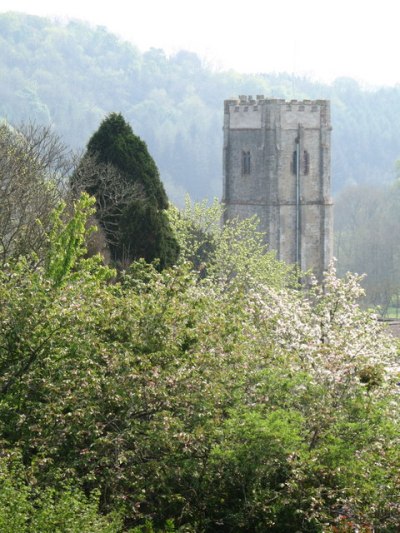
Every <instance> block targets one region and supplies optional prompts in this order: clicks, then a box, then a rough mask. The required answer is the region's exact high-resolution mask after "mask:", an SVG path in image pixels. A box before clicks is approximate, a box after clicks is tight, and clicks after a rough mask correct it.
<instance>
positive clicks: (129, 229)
mask: <svg viewBox="0 0 400 533" xmlns="http://www.w3.org/2000/svg"><path fill="white" fill-rule="evenodd" d="M87 155H88V156H92V157H94V158H96V161H98V162H100V163H105V164H111V165H113V167H114V168H115V169H116V170H117V172H118V173H119V175H120V177H121V178H122V180H125V182H126V183H127V184H128V186H130V187H136V189H135V190H136V197H135V196H134V195H132V197H131V198H130V200H129V201H128V202H127V203H124V204H121V203H119V202H118V200H115V199H114V198H113V197H112V196H111V195H110V194H106V195H104V194H103V193H102V195H101V196H100V194H99V188H100V179H101V178H100V176H98V177H97V180H96V179H95V183H94V184H92V185H91V186H90V187H89V188H88V189H87V190H88V192H89V193H90V194H93V195H94V196H95V197H96V199H97V213H98V218H99V221H100V224H102V226H103V228H104V231H105V234H106V237H107V238H108V241H109V246H110V249H111V253H112V257H113V259H114V260H115V261H118V262H119V263H122V264H125V265H126V264H129V263H130V262H131V261H132V260H134V259H139V258H144V259H146V260H147V261H149V262H151V261H155V260H158V262H159V265H160V267H161V268H164V267H166V266H169V265H171V264H173V263H174V261H175V260H176V258H177V255H178V246H177V243H176V241H175V238H174V236H173V234H172V232H171V230H170V227H169V222H168V219H167V218H166V215H165V212H164V210H165V209H166V208H167V207H168V201H167V195H166V193H165V190H164V187H163V185H162V183H161V180H160V177H159V174H158V170H157V167H156V164H155V163H154V160H153V159H152V157H151V156H150V154H149V153H148V151H147V147H146V144H145V143H144V142H143V141H142V140H141V139H139V137H137V136H136V135H134V133H133V131H132V128H131V127H130V126H129V124H127V123H126V122H125V120H124V119H123V117H122V115H120V114H116V113H111V114H110V115H109V116H108V117H107V118H106V119H104V120H103V122H102V123H101V125H100V127H99V129H98V130H97V132H96V133H94V134H93V136H92V137H91V139H90V141H89V143H88V147H87ZM78 179H79V178H78ZM132 190H133V189H132Z"/></svg>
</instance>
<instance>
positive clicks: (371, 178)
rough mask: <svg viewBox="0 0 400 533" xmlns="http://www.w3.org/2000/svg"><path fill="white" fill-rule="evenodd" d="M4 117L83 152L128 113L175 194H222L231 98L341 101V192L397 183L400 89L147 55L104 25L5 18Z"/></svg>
mask: <svg viewBox="0 0 400 533" xmlns="http://www.w3.org/2000/svg"><path fill="white" fill-rule="evenodd" d="M0 76H1V78H0V79H1V80H2V83H1V84H0V117H4V118H6V119H7V120H9V121H10V122H13V123H19V122H21V121H24V122H26V121H28V120H33V121H35V122H37V123H41V124H52V125H54V128H55V130H56V131H57V132H58V133H59V134H60V135H61V136H62V138H63V139H64V140H65V142H66V144H68V145H70V146H72V147H74V148H77V149H83V148H84V146H85V145H86V143H87V141H88V139H89V138H90V135H91V134H92V133H93V132H94V131H95V129H96V127H97V125H98V124H99V122H100V121H101V120H102V119H103V118H104V117H105V115H106V114H108V113H110V112H112V111H116V112H121V113H123V115H124V116H125V117H126V118H127V120H128V121H129V122H130V123H131V124H132V126H133V128H134V130H135V133H137V134H138V135H140V136H141V137H142V138H143V139H144V140H145V141H146V143H147V144H148V147H149V150H150V152H151V153H152V154H153V156H154V158H155V160H156V162H157V165H158V167H159V169H160V173H161V177H162V179H163V181H164V183H165V185H166V187H167V190H168V192H169V195H170V197H171V199H172V200H175V201H178V200H180V199H182V197H183V196H184V194H185V193H186V192H188V193H190V195H191V196H192V197H193V198H194V199H201V198H205V197H207V198H211V197H214V196H220V193H221V183H222V131H221V128H222V113H223V100H224V99H226V98H229V97H231V96H237V95H239V94H252V95H256V94H264V95H265V96H266V97H276V98H287V99H303V98H311V99H314V98H328V99H330V100H331V102H332V123H333V154H332V182H333V190H334V192H338V191H340V190H341V189H342V188H343V187H344V186H345V185H348V184H354V183H377V182H382V181H388V180H390V179H391V178H392V177H393V175H394V162H395V160H396V159H398V158H399V156H400V141H399V139H400V87H399V86H397V87H392V88H379V89H376V90H364V89H362V88H361V87H360V86H359V85H358V84H357V82H355V81H354V80H352V79H348V78H341V79H338V80H336V81H335V82H334V83H333V84H332V85H322V84H318V83H313V82H311V81H310V80H308V79H305V78H295V77H293V76H291V75H289V74H257V75H244V74H240V73H237V72H234V71H229V72H219V71H218V72H217V71H215V70H212V69H210V68H209V67H208V66H207V65H204V64H203V63H202V61H201V60H200V59H199V57H197V56H196V55H195V54H193V53H190V52H186V51H181V52H178V53H177V54H176V55H174V56H172V57H167V56H166V54H165V53H164V52H163V51H162V50H159V49H151V50H150V51H148V52H145V53H142V52H140V51H139V50H138V49H137V48H136V47H135V46H134V45H132V44H129V43H127V42H124V41H122V40H120V39H119V38H117V37H116V36H115V35H113V34H112V33H109V32H108V31H107V30H106V29H105V28H103V27H91V26H89V25H88V24H86V23H82V22H79V21H71V22H69V23H68V24H62V23H59V22H54V21H51V20H49V19H46V18H41V17H34V16H28V15H23V14H16V13H6V14H1V15H0Z"/></svg>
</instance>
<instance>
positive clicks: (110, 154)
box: [87, 113, 168, 209]
mask: <svg viewBox="0 0 400 533" xmlns="http://www.w3.org/2000/svg"><path fill="white" fill-rule="evenodd" d="M87 151H88V153H89V154H91V155H93V156H96V157H97V159H98V160H99V161H101V162H102V163H111V164H112V165H114V166H115V167H116V168H117V169H118V170H119V171H120V172H121V174H122V175H123V176H124V177H125V178H127V179H128V180H129V181H130V182H132V183H137V184H139V185H140V186H141V187H142V188H143V192H144V195H145V198H146V200H148V201H149V202H150V203H154V204H155V205H156V207H157V208H158V209H166V208H167V207H168V200H167V195H166V194H165V190H164V187H163V185H162V183H161V180H160V178H159V175H158V169H157V167H156V164H155V163H154V160H153V159H152V157H151V156H150V154H149V153H148V151H147V147H146V144H145V143H144V142H143V141H142V140H141V139H140V138H139V137H138V136H137V135H134V133H133V131H132V128H131V127H130V125H129V124H128V123H127V122H125V120H124V118H123V117H122V115H121V114H117V113H111V114H110V115H108V116H107V118H105V119H104V120H103V121H102V123H101V124H100V127H99V129H98V130H97V131H96V132H95V133H94V134H93V135H92V137H91V138H90V140H89V142H88V145H87ZM93 192H94V194H96V191H93Z"/></svg>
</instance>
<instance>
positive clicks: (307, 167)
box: [303, 150, 310, 176]
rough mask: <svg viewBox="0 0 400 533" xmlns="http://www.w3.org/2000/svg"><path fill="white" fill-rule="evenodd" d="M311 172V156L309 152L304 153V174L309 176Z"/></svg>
mask: <svg viewBox="0 0 400 533" xmlns="http://www.w3.org/2000/svg"><path fill="white" fill-rule="evenodd" d="M309 172H310V154H309V153H308V152H307V150H304V152H303V174H304V175H305V176H307V175H308V174H309Z"/></svg>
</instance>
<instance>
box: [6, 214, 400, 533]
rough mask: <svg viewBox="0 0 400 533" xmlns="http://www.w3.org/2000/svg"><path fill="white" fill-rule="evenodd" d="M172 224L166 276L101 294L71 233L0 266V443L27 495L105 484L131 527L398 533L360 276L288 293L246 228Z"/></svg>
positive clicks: (387, 370) (380, 368) (389, 438)
mask: <svg viewBox="0 0 400 533" xmlns="http://www.w3.org/2000/svg"><path fill="white" fill-rule="evenodd" d="M85 205H86V204H85ZM85 205H84V206H82V209H84V208H85ZM78 211H79V209H78ZM81 215H82V211H81V212H78V213H77V214H76V216H78V217H81ZM200 215H201V217H203V223H202V225H200V224H199V223H198V222H196V220H199V216H200ZM173 216H175V217H176V218H175V223H174V228H175V232H176V234H177V238H178V240H180V243H179V245H180V249H181V250H182V251H183V252H182V256H181V260H180V262H179V263H178V264H177V265H175V266H174V267H172V268H170V269H165V270H163V271H162V272H159V271H157V269H156V268H153V266H152V265H148V264H146V263H144V262H142V261H138V262H135V263H134V264H133V265H132V266H131V269H130V270H129V271H128V272H127V273H125V274H123V275H121V277H120V279H118V280H115V279H114V280H113V282H112V283H110V282H109V281H108V280H109V279H110V276H112V275H113V273H112V272H111V271H110V270H109V269H107V268H104V267H102V266H101V265H100V263H99V262H97V260H96V259H93V258H92V259H85V258H84V248H83V246H82V241H81V239H80V238H78V239H76V240H75V241H74V240H70V239H68V242H70V243H73V242H75V243H76V246H75V247H74V246H72V245H71V246H70V247H69V248H68V261H65V262H63V261H59V262H56V261H55V259H54V261H53V263H52V262H49V263H48V264H50V265H56V267H57V268H53V267H52V268H50V269H49V270H46V267H44V268H43V269H42V270H41V269H40V268H36V269H35V270H31V269H30V266H29V262H27V261H24V260H21V261H19V262H17V263H14V264H11V263H10V264H9V265H8V266H6V267H5V268H4V270H3V272H2V273H1V275H0V370H1V372H0V387H1V391H2V397H1V400H0V431H1V439H2V440H1V443H2V444H1V446H2V449H3V450H10V449H13V450H15V449H18V450H20V453H21V454H22V458H23V462H24V464H25V465H26V468H27V476H28V478H29V479H32V480H33V479H34V483H35V484H36V487H37V488H38V489H40V488H41V490H45V487H48V486H51V487H52V486H54V487H57V486H59V484H60V483H63V482H65V481H66V480H69V479H73V480H75V483H76V484H77V485H79V486H80V487H81V488H82V489H83V490H84V491H86V492H88V493H90V492H92V491H93V490H96V491H99V493H100V500H99V502H100V508H101V510H102V512H104V513H106V512H109V511H115V510H118V511H119V512H121V513H122V514H123V516H124V520H125V528H126V530H128V529H129V528H136V529H134V530H136V531H163V530H164V529H165V528H167V530H169V531H173V530H176V531H186V532H188V531H193V532H194V531H196V532H215V531H237V532H241V531H243V532H246V531H255V532H257V531H260V532H261V531H277V532H283V531H284V532H290V531H293V532H295V531H305V532H306V531H310V532H311V531H313V532H315V531H321V532H322V531H329V530H332V531H333V530H334V529H333V528H334V527H342V525H343V516H346V517H347V518H348V523H352V524H354V528H356V527H358V528H361V527H364V526H363V524H367V525H368V524H370V525H371V527H372V526H379V527H380V528H381V531H396V530H398V527H399V525H400V507H399V505H398V490H399V475H398V467H399V464H400V452H399V450H400V446H399V444H400V443H399V435H398V423H399V420H398V413H399V409H398V408H399V399H398V398H399V397H398V386H397V381H398V368H397V361H396V357H397V356H396V351H395V344H394V341H393V340H392V339H390V338H389V337H388V336H386V334H385V332H384V330H383V329H382V327H381V325H380V324H379V323H378V322H377V320H376V317H375V316H374V315H372V314H371V313H368V312H365V311H362V310H361V309H360V308H359V306H358V305H357V298H358V296H359V295H360V288H359V284H358V279H357V277H355V276H352V275H349V276H348V277H347V278H346V279H344V280H339V279H337V277H336V275H335V269H334V266H333V265H332V266H331V268H330V269H329V271H328V272H327V273H326V276H325V279H324V282H323V284H322V285H318V284H316V283H315V281H311V282H310V284H309V285H308V286H307V287H303V288H299V287H295V286H294V284H293V277H292V276H291V274H290V271H289V269H288V267H287V266H285V265H282V264H281V263H279V262H278V261H277V260H276V259H275V257H274V256H273V254H269V255H268V256H267V257H266V256H265V253H264V252H265V250H263V252H262V253H259V252H260V248H259V241H258V237H257V236H256V235H255V234H253V233H252V231H253V230H252V229H251V228H252V224H253V222H245V223H243V225H241V224H240V223H237V224H236V225H232V226H230V227H228V228H225V229H220V228H219V226H218V225H217V224H214V225H210V224H208V223H207V210H206V209H205V208H204V207H203V208H202V210H200V211H199V212H198V215H196V217H197V218H196V217H194V218H193V216H192V215H190V213H189V214H188V213H187V215H186V218H185V216H184V214H181V215H179V216H178V213H175V214H174V215H173ZM201 217H200V218H201ZM79 220H80V219H79ZM74 227H75V228H78V229H79V231H80V232H82V231H84V224H81V223H79V224H75V225H74V224H70V225H68V226H66V230H68V231H73V228H74ZM210 227H211V228H212V231H211V234H210V235H209V234H208V233H207V231H208V228H210ZM193 228H195V229H196V228H197V230H198V231H193ZM68 231H67V233H68ZM235 232H236V235H240V236H241V237H240V239H239V240H238V241H237V242H235V245H234V246H233V241H232V239H233V236H234V235H235ZM65 235H66V234H65V233H64V232H63V231H58V232H55V234H53V235H52V237H51V238H52V239H61V240H62V239H64V237H65ZM196 239H197V240H196ZM60 242H61V241H60ZM204 242H207V243H208V246H207V247H204V246H203V247H201V246H200V245H202V244H204ZM185 243H186V244H185ZM199 246H200V248H201V250H202V258H201V261H199V260H198V255H197V254H198V250H199ZM49 249H50V250H57V249H59V248H58V247H57V246H50V248H49ZM196 250H197V252H196ZM224 257H225V258H226V260H227V263H226V264H227V265H228V266H229V268H228V266H227V267H226V269H224ZM264 267H265V268H264ZM269 280H270V282H269ZM166 524H168V526H167V525H166Z"/></svg>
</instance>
